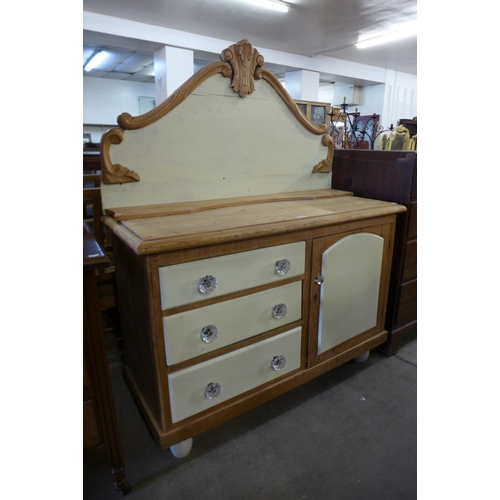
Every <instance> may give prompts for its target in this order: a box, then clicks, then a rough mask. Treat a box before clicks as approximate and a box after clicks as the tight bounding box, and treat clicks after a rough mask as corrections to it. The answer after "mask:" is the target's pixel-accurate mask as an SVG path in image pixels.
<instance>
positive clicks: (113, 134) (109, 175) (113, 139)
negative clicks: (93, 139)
mask: <svg viewBox="0 0 500 500" xmlns="http://www.w3.org/2000/svg"><path fill="white" fill-rule="evenodd" d="M122 141H123V130H121V129H119V128H112V129H110V130H108V131H107V132H106V133H105V134H104V135H103V136H102V139H101V164H102V182H103V183H104V184H123V183H125V182H139V181H140V180H141V178H140V177H139V174H137V173H136V172H134V171H133V170H130V169H128V168H127V167H124V166H123V165H120V164H119V163H115V164H114V165H113V163H112V161H111V157H110V155H109V147H110V145H111V144H120V143H121V142H122Z"/></svg>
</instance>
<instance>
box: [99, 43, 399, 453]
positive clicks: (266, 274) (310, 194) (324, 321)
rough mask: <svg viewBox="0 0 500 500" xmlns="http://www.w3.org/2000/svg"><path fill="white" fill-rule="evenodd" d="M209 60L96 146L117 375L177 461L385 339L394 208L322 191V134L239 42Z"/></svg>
mask: <svg viewBox="0 0 500 500" xmlns="http://www.w3.org/2000/svg"><path fill="white" fill-rule="evenodd" d="M221 59H222V61H220V62H214V63H210V64H209V65H207V66H206V67H205V68H203V69H202V70H200V72H199V73H197V74H196V75H193V77H192V78H190V79H189V80H188V81H187V82H186V83H185V84H184V85H182V86H181V87H180V88H179V89H178V90H177V91H176V92H175V93H174V94H172V95H171V96H170V97H169V98H168V99H167V100H166V101H165V102H163V103H162V104H161V105H160V106H159V107H158V108H157V109H154V110H151V111H150V112H148V113H146V114H144V115H142V116H139V117H131V116H130V115H128V114H126V113H124V114H122V115H120V117H119V119H118V122H119V127H117V128H115V129H111V130H109V131H108V132H107V133H106V134H105V135H104V136H103V139H102V142H101V156H102V161H103V165H102V167H103V168H102V171H103V185H102V188H101V189H102V195H103V206H104V207H105V213H106V214H107V215H106V217H105V218H104V223H105V224H106V226H107V227H108V228H109V229H110V230H111V231H112V232H113V234H114V238H113V239H114V245H115V247H114V258H115V269H116V277H117V285H118V293H117V296H118V300H119V309H120V315H121V325H122V330H123V344H124V354H125V375H126V379H127V381H128V383H129V386H130V388H131V390H132V393H133V394H134V396H135V398H136V400H137V402H138V405H139V407H140V408H141V409H142V411H143V414H144V416H145V419H146V421H147V422H148V425H149V427H150V429H151V431H152V433H153V435H154V436H155V437H156V439H157V441H158V443H159V444H160V446H161V447H162V448H167V447H171V449H172V451H173V452H174V454H176V455H177V456H181V455H185V454H186V453H187V452H188V451H189V449H190V446H191V443H192V437H193V436H194V435H196V434H198V433H200V432H203V431H204V430H207V429H209V428H211V427H213V426H215V425H217V424H220V423H222V422H224V421H226V420H228V419H230V418H232V417H234V416H235V415H237V414H239V413H242V412H244V411H246V410H248V409H250V408H252V407H254V406H256V405H258V404H261V403H263V402H265V401H268V400H270V399H271V398H274V397H276V396H278V395H279V394H282V393H284V392H285V391H288V390H290V389H292V388H294V387H296V386H298V385H299V384H303V383H304V382H307V381H308V380H311V379H312V378H314V377H316V376H318V375H320V374H322V373H324V372H326V371H327V370H331V369H332V368H334V367H336V366H338V365H339V364H341V363H345V362H346V361H349V360H351V359H353V358H358V359H361V358H359V356H363V357H365V353H367V352H368V351H369V350H370V349H372V348H374V347H375V346H378V345H380V344H382V343H383V342H384V341H385V340H386V339H387V331H386V330H385V329H384V321H385V316H386V306H387V293H388V289H389V278H390V268H391V261H392V254H393V250H394V231H395V223H396V217H397V214H399V213H401V212H404V211H405V210H406V208H405V207H404V206H401V205H398V204H396V203H390V202H385V201H380V200H369V199H364V198H360V197H355V196H352V192H350V191H347V190H346V191H339V190H335V189H331V179H330V172H331V161H332V155H333V141H332V138H331V137H330V136H329V135H328V133H327V127H326V126H325V125H324V124H319V125H316V124H314V123H312V122H311V121H310V120H308V119H307V118H306V117H305V116H304V115H303V114H302V113H301V111H300V110H299V108H298V107H297V105H296V103H295V102H294V100H293V99H292V98H291V97H290V96H289V95H288V94H287V92H286V90H285V89H284V88H283V87H282V85H281V84H280V82H279V81H278V80H277V79H276V77H275V76H274V75H273V74H272V73H270V72H269V71H267V70H266V69H264V68H263V67H262V66H263V64H264V59H263V57H262V56H261V55H260V54H259V53H258V52H257V51H256V50H255V49H253V48H252V47H251V45H250V43H249V42H248V41H247V40H242V41H240V42H238V43H237V44H234V45H232V46H231V47H229V48H227V49H226V50H224V51H223V52H222V54H221ZM193 130H203V134H193Z"/></svg>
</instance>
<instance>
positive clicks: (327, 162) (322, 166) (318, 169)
mask: <svg viewBox="0 0 500 500" xmlns="http://www.w3.org/2000/svg"><path fill="white" fill-rule="evenodd" d="M321 144H323V146H328V154H327V157H326V158H325V159H324V160H321V161H320V162H319V163H318V164H317V165H316V166H315V167H314V168H313V170H312V173H313V174H318V173H321V174H323V173H328V172H331V171H332V164H333V139H332V138H331V136H330V135H328V134H325V135H324V136H323V137H322V138H321Z"/></svg>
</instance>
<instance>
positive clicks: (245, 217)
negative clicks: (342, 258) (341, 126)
mask: <svg viewBox="0 0 500 500" xmlns="http://www.w3.org/2000/svg"><path fill="white" fill-rule="evenodd" d="M325 191H326V192H325ZM328 191H330V192H328ZM308 193H309V194H308ZM294 194H295V195H296V196H292V195H294ZM134 210H135V211H136V213H135V217H134ZM405 210H406V208H405V207H404V206H401V205H397V204H396V203H389V202H384V201H378V200H370V199H366V198H358V197H354V196H351V195H350V193H348V192H347V193H346V192H336V191H335V190H319V192H318V191H312V192H301V193H286V196H284V197H283V196H282V195H271V196H268V197H264V196H259V197H250V198H249V199H245V198H242V199H240V200H239V203H238V202H237V199H226V200H212V201H207V202H194V203H181V204H173V205H164V206H161V208H160V206H154V207H134V209H120V211H116V212H115V218H112V217H109V216H108V217H105V219H104V222H105V223H106V225H108V227H110V228H111V229H112V230H113V232H114V233H115V234H116V235H117V236H118V237H119V238H121V239H122V240H124V241H125V242H126V243H127V244H128V245H129V246H130V247H131V248H132V249H133V250H134V251H135V252H136V253H137V254H141V255H145V254H153V253H159V252H163V251H169V250H179V249H183V248H189V247H193V246H202V245H212V244H216V243H222V242H228V241H235V240H239V239H248V238H252V237H259V236H264V235H271V234H280V233H284V232H289V231H298V230H303V229H309V228H313V227H319V226H326V225H331V224H340V223H344V222H352V221H357V220H361V219H367V218H373V217H379V216H384V215H390V214H396V213H399V212H404V211H405ZM108 213H113V211H112V210H110V211H108ZM146 214H150V215H149V216H148V215H146ZM152 214H155V215H152Z"/></svg>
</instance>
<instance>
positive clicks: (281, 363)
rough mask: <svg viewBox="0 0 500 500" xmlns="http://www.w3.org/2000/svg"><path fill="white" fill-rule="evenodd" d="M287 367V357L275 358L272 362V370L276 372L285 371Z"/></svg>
mask: <svg viewBox="0 0 500 500" xmlns="http://www.w3.org/2000/svg"><path fill="white" fill-rule="evenodd" d="M285 365H286V358H285V356H274V357H273V359H272V361H271V368H272V369H273V370H275V371H279V370H283V368H285Z"/></svg>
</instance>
